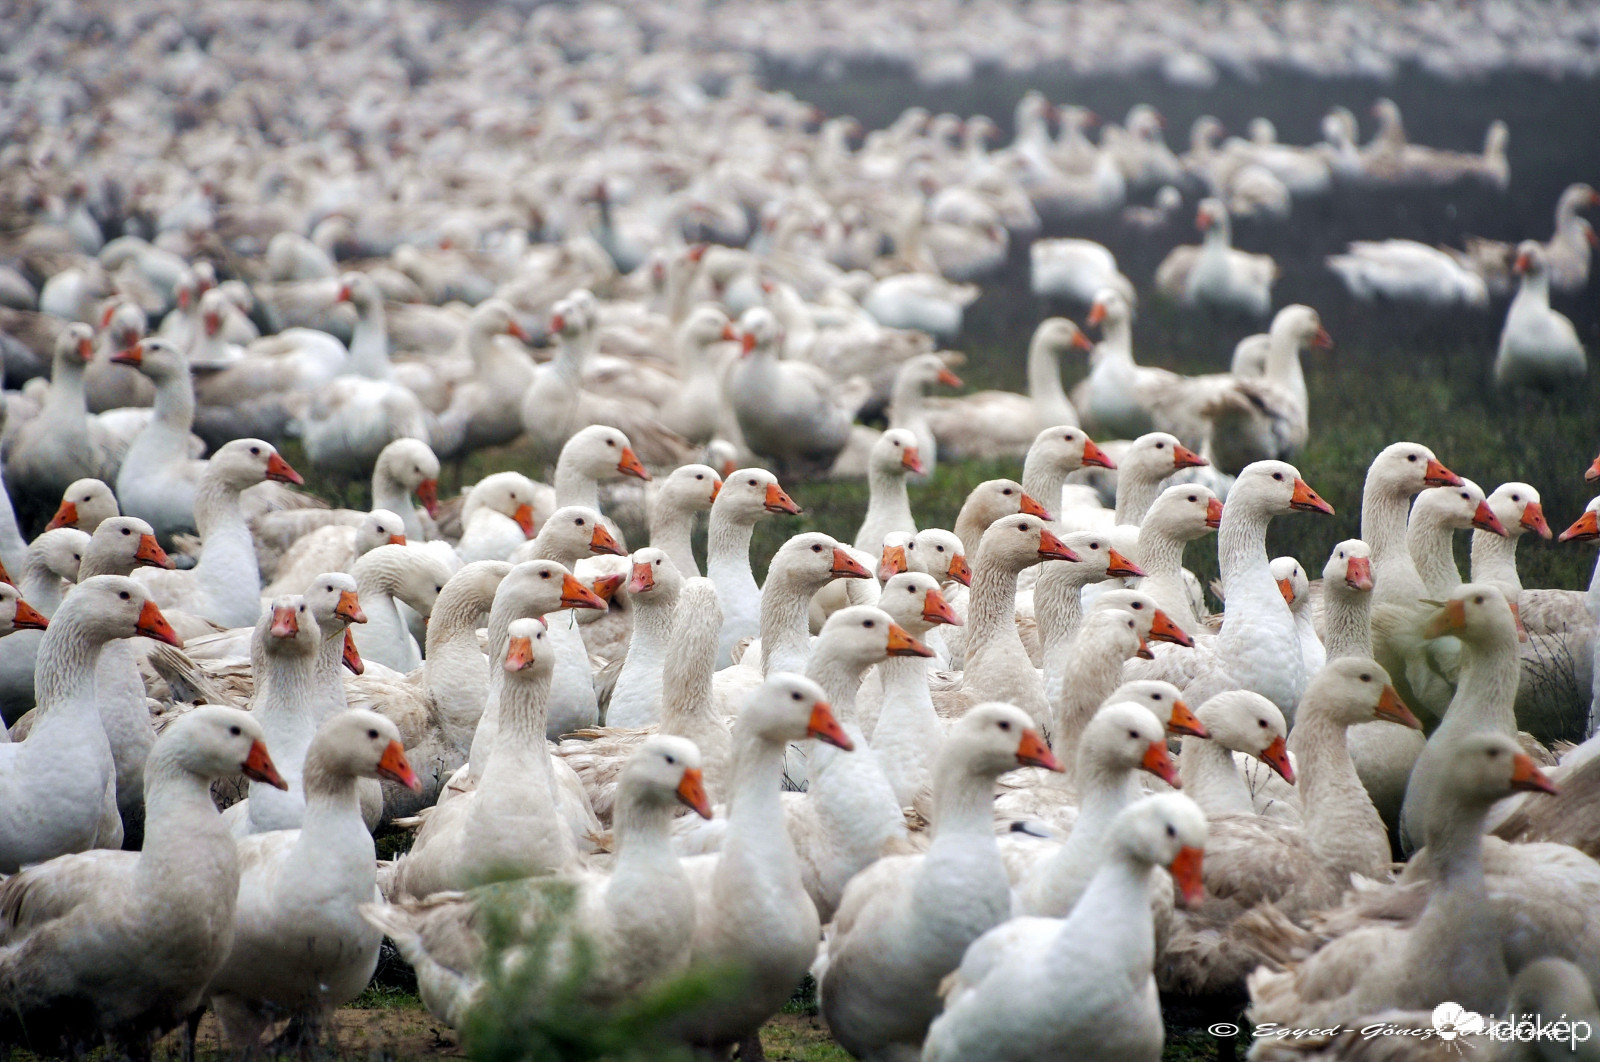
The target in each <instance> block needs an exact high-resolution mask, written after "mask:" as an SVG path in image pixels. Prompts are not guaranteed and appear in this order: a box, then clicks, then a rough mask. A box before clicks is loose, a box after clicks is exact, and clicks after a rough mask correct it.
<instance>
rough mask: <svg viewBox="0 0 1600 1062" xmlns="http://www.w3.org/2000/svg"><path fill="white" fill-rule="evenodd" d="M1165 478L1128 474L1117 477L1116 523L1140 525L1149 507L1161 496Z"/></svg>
mask: <svg viewBox="0 0 1600 1062" xmlns="http://www.w3.org/2000/svg"><path fill="white" fill-rule="evenodd" d="M1165 478H1166V477H1164V476H1162V477H1156V478H1151V477H1150V476H1135V475H1132V474H1131V471H1130V473H1128V474H1124V475H1119V476H1118V477H1117V507H1116V517H1115V519H1116V521H1117V523H1119V524H1134V525H1137V524H1140V523H1142V522H1143V521H1144V518H1145V514H1146V513H1148V512H1149V511H1150V506H1152V505H1154V504H1155V503H1156V499H1157V498H1159V497H1160V496H1161V484H1162V482H1163V481H1164V480H1165Z"/></svg>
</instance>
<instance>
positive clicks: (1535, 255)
mask: <svg viewBox="0 0 1600 1062" xmlns="http://www.w3.org/2000/svg"><path fill="white" fill-rule="evenodd" d="M1549 265H1550V264H1549V260H1548V259H1547V258H1546V257H1545V251H1544V245H1543V244H1541V243H1540V242H1539V241H1538V240H1523V241H1522V242H1521V243H1519V244H1517V257H1516V258H1515V259H1514V260H1513V261H1512V263H1511V272H1513V273H1515V274H1516V275H1517V276H1519V277H1526V278H1528V279H1529V280H1543V279H1545V277H1546V276H1547V275H1548V272H1549Z"/></svg>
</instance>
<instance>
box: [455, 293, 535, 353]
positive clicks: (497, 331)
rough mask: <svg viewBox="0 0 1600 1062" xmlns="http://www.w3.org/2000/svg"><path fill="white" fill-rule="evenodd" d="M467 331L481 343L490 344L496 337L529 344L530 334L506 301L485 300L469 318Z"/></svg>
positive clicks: (475, 308)
mask: <svg viewBox="0 0 1600 1062" xmlns="http://www.w3.org/2000/svg"><path fill="white" fill-rule="evenodd" d="M467 331H468V332H469V333H470V334H471V335H472V337H473V338H474V339H475V340H477V341H478V342H479V343H488V342H490V341H491V340H493V339H494V337H495V336H511V337H513V338H515V339H520V340H522V342H524V343H526V342H528V341H529V340H528V333H527V332H526V331H524V330H523V328H522V325H520V324H518V323H517V315H516V311H515V310H513V309H512V308H511V304H510V303H509V302H506V301H505V300H504V299H484V300H483V301H482V302H480V303H478V305H477V306H476V307H474V309H473V311H472V316H470V317H468V318H467Z"/></svg>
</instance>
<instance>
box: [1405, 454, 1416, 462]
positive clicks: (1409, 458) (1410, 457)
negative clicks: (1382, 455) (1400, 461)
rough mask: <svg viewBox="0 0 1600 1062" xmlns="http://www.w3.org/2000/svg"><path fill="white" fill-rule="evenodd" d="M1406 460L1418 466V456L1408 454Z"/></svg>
mask: <svg viewBox="0 0 1600 1062" xmlns="http://www.w3.org/2000/svg"><path fill="white" fill-rule="evenodd" d="M1406 460H1407V461H1410V462H1411V463H1412V464H1416V463H1417V455H1416V454H1408V455H1407V456H1406Z"/></svg>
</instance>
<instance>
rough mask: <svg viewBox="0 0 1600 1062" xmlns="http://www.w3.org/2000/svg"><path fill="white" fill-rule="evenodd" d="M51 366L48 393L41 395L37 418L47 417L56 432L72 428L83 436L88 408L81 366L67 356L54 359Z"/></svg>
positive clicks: (86, 425)
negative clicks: (38, 416)
mask: <svg viewBox="0 0 1600 1062" xmlns="http://www.w3.org/2000/svg"><path fill="white" fill-rule="evenodd" d="M53 365H54V368H53V374H52V375H51V377H50V390H49V391H48V392H46V394H45V400H44V408H43V409H42V410H41V411H40V415H41V416H45V417H48V418H49V423H50V424H51V425H52V426H54V427H55V428H56V429H65V430H72V429H74V428H76V429H77V430H78V431H79V432H80V433H81V432H87V431H88V422H87V421H85V420H84V417H85V416H87V415H88V410H89V406H88V402H87V400H86V399H85V398H84V391H83V363H82V362H81V361H77V360H76V359H75V358H74V357H70V356H69V357H58V358H56V359H55V361H54V363H53Z"/></svg>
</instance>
